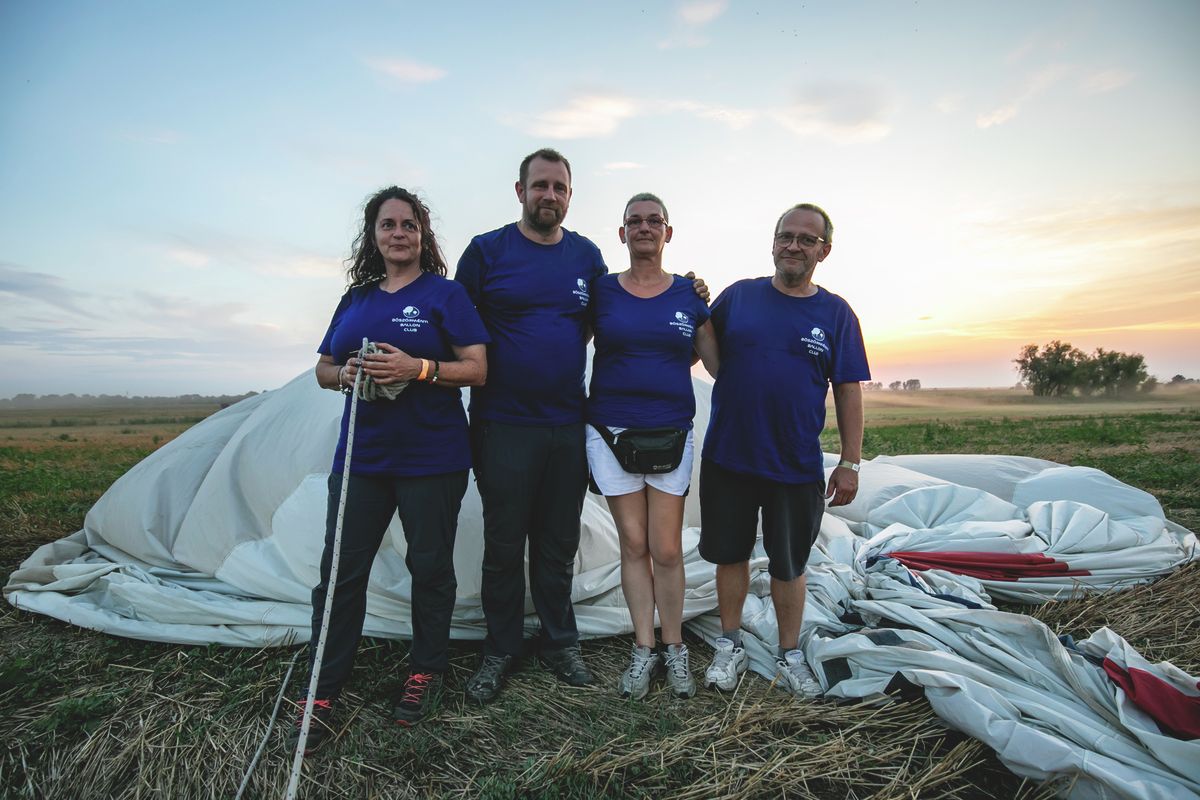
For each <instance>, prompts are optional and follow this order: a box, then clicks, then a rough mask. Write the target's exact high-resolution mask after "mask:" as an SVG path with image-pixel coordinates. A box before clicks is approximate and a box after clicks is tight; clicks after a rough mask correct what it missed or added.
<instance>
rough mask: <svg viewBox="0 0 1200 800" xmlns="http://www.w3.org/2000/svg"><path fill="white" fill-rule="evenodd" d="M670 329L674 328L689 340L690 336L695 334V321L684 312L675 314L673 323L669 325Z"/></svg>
mask: <svg viewBox="0 0 1200 800" xmlns="http://www.w3.org/2000/svg"><path fill="white" fill-rule="evenodd" d="M671 327H673V328H675V330H677V331H679V332H680V333H681V334H683V335H684V336H686V337H688V338H689V339H690V338H692V334H694V333H695V332H696V326H695V320H694V319H693V318H692V315H691V314H688V313H687V312H686V311H676V312H675V321H674V322H672V323H671Z"/></svg>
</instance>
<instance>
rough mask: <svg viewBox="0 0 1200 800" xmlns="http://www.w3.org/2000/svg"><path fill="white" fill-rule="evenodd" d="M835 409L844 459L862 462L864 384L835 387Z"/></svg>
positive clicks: (846, 384) (847, 384)
mask: <svg viewBox="0 0 1200 800" xmlns="http://www.w3.org/2000/svg"><path fill="white" fill-rule="evenodd" d="M833 407H834V410H835V412H836V413H837V425H838V438H839V439H841V444H842V458H843V459H845V460H846V461H852V462H854V463H855V464H857V463H858V462H860V461H862V443H863V418H864V415H863V399H862V384H860V383H857V382H855V383H838V384H834V387H833Z"/></svg>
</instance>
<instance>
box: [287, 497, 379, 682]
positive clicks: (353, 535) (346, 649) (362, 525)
mask: <svg viewBox="0 0 1200 800" xmlns="http://www.w3.org/2000/svg"><path fill="white" fill-rule="evenodd" d="M388 484H389V482H388V481H387V480H380V479H377V478H369V477H363V476H355V475H351V476H350V487H349V493H348V494H347V497H346V512H345V515H344V517H343V520H342V546H341V557H340V559H339V561H338V580H337V586H336V588H335V589H334V593H333V608H332V609H331V611H330V617H329V633H328V635H327V637H326V641H325V651H324V653H323V654H322V659H321V676H320V679H319V680H318V682H317V695H316V696H317V699H321V700H330V699H334V698H336V697H337V696H338V693H339V692H341V689H342V685H343V684H344V683H345V682H346V678H348V677H349V675H350V669H351V667H353V666H354V652H355V650H357V649H358V641H359V639H360V638H362V627H363V619H364V618H365V617H366V614H367V581H368V579H369V578H370V576H371V565H372V564H373V563H374V561H375V554H376V553H377V552H378V551H379V543H380V542H381V541H382V540H383V534H384V532H385V531H387V526H388V524H389V523H390V522H391V520H392V514H394V513H395V510H396V505H395V500H394V499H393V496H392V493H391V490H390V487H389V485H388ZM341 486H342V476H341V475H330V476H329V505H328V510H327V512H326V517H325V550H324V552H323V553H322V554H321V582H320V583H319V584H317V586H316V587H314V588H313V591H312V606H313V616H312V639H311V640H310V642H309V658H308V667H309V674H310V675H311V674H312V667H313V663H314V661H315V659H316V647H317V641H318V638H319V636H320V632H321V618H322V615H323V614H324V612H325V598H326V596H327V588H328V585H329V573H330V569H331V566H332V563H333V537H334V532H335V529H336V525H337V509H338V499H339V497H340V495H341Z"/></svg>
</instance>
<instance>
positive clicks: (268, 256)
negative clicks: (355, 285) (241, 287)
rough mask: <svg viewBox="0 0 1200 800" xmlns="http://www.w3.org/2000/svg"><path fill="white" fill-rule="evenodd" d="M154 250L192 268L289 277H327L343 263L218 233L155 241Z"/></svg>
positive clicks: (294, 249) (276, 244)
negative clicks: (242, 270) (211, 266)
mask: <svg viewBox="0 0 1200 800" xmlns="http://www.w3.org/2000/svg"><path fill="white" fill-rule="evenodd" d="M150 247H151V249H153V250H155V251H157V252H159V253H161V254H162V255H163V256H165V257H166V258H168V259H170V260H171V261H173V262H175V263H177V264H182V265H183V266H185V267H189V268H192V269H202V268H207V267H209V266H210V265H220V266H222V267H237V268H239V269H246V270H248V271H251V272H255V273H258V274H260V275H272V276H276V275H277V276H281V277H286V278H327V277H329V276H330V275H336V274H338V272H339V271H340V269H341V266H340V265H341V263H342V262H341V260H340V259H339V258H338V257H336V256H331V255H328V254H326V253H319V252H313V251H309V250H301V249H297V248H292V247H289V246H288V245H285V244H279V243H268V242H260V241H257V240H252V239H246V238H244V237H239V236H232V235H229V234H226V233H218V232H214V231H198V232H196V233H195V234H194V235H193V236H191V237H186V236H172V237H170V238H168V239H167V240H165V241H152V243H151V245H150Z"/></svg>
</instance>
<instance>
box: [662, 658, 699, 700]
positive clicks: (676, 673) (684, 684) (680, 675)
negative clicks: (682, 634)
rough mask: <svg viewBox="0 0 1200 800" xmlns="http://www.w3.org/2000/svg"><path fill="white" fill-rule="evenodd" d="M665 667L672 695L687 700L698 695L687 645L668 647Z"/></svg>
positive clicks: (664, 660)
mask: <svg viewBox="0 0 1200 800" xmlns="http://www.w3.org/2000/svg"><path fill="white" fill-rule="evenodd" d="M663 665H664V666H665V667H666V669H667V686H668V687H670V689H671V694H673V695H675V696H676V697H678V698H680V699H681V700H686V699H687V698H689V697H691V696H692V695H694V694H695V693H696V679H695V678H693V677H692V668H691V665H690V664H689V663H688V649H687V645H686V644H669V645H667V651H666V652H665V653H663Z"/></svg>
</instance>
